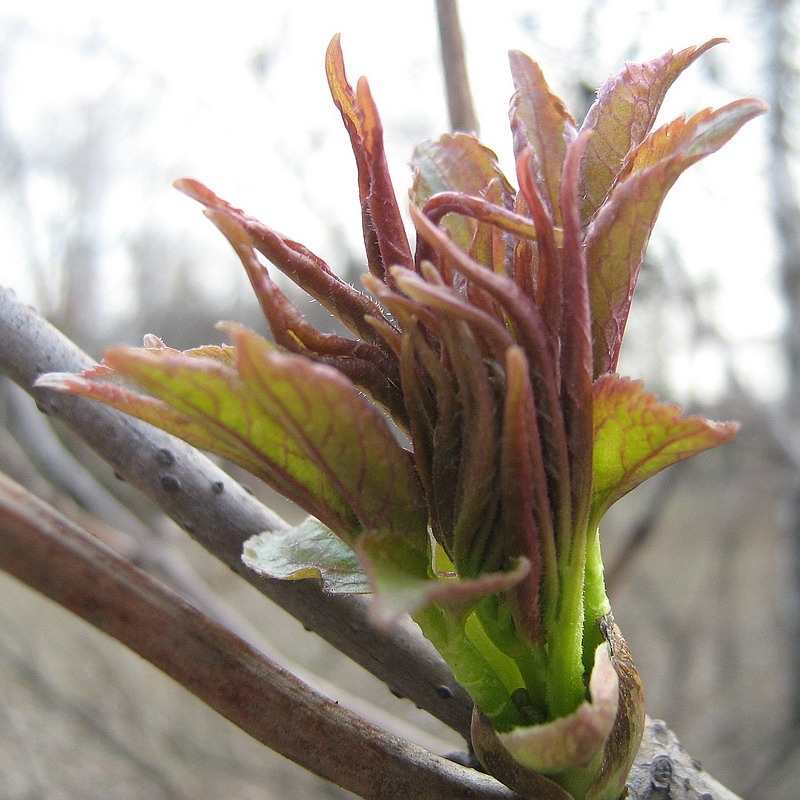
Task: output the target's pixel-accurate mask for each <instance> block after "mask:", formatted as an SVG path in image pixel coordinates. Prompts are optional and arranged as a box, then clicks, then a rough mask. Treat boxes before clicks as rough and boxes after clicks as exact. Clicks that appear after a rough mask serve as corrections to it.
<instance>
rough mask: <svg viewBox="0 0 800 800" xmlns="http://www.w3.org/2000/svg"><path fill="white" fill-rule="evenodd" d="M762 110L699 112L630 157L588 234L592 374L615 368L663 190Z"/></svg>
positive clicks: (743, 104)
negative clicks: (592, 345)
mask: <svg viewBox="0 0 800 800" xmlns="http://www.w3.org/2000/svg"><path fill="white" fill-rule="evenodd" d="M765 111H766V106H765V105H764V104H763V103H761V102H760V101H758V100H737V101H735V102H733V103H730V104H729V105H727V106H724V107H722V108H720V109H718V110H717V111H710V110H705V111H701V112H699V113H698V114H695V115H694V116H693V117H692V118H691V119H689V120H676V122H674V123H671V124H670V125H667V126H665V127H664V128H661V129H659V130H658V131H656V132H655V133H653V134H652V135H651V136H649V137H648V138H647V139H645V141H644V142H642V144H641V145H639V147H638V148H637V150H636V151H634V152H633V153H632V154H631V155H630V157H629V159H628V164H627V165H626V168H625V170H624V171H623V172H622V173H621V175H620V180H619V182H618V183H617V185H616V186H615V187H614V188H613V189H612V191H611V194H610V195H609V197H608V199H607V201H606V202H605V203H604V204H603V206H602V207H601V208H600V210H599V211H598V213H597V215H596V216H595V218H594V219H593V220H592V222H591V224H590V225H589V229H588V231H587V233H586V253H587V260H588V264H589V281H590V285H589V292H590V296H591V305H592V328H593V330H592V333H593V340H594V374H595V376H597V375H602V374H603V373H605V372H612V371H613V370H614V369H616V365H617V359H618V357H619V350H620V346H621V344H622V336H623V333H624V331H625V324H626V322H627V319H628V312H629V310H630V305H631V300H632V298H633V290H634V287H635V285H636V280H637V278H638V276H639V270H640V268H641V265H642V261H643V259H644V252H645V249H646V248H647V243H648V241H649V239H650V233H651V232H652V230H653V226H654V225H655V223H656V218H657V217H658V212H659V211H660V209H661V204H662V203H663V201H664V198H665V197H666V195H667V192H668V191H669V190H670V188H672V186H673V184H674V183H675V181H676V180H677V179H678V177H679V176H680V175H681V173H682V172H683V171H684V170H685V169H687V168H688V167H690V166H691V165H692V164H695V163H696V162H697V161H700V159H702V158H705V157H706V156H708V155H710V154H711V153H714V152H716V151H717V150H718V149H719V148H720V147H722V145H723V144H725V143H726V142H727V141H728V140H729V139H730V138H731V137H732V136H733V135H734V134H735V133H736V132H737V131H738V130H739V129H740V128H741V127H742V126H743V125H744V124H745V123H746V122H748V121H749V120H751V119H753V117H756V116H758V115H759V114H763V113H764V112H765ZM592 138H594V137H592Z"/></svg>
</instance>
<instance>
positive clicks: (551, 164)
mask: <svg viewBox="0 0 800 800" xmlns="http://www.w3.org/2000/svg"><path fill="white" fill-rule="evenodd" d="M509 61H510V63H511V75H512V77H513V79H514V87H515V89H516V92H515V93H514V96H513V98H512V99H511V110H510V116H511V130H512V132H513V134H514V155H515V157H516V158H517V159H519V157H520V155H521V154H522V153H523V152H524V151H525V149H526V148H527V147H530V148H531V150H532V152H533V154H534V156H535V161H534V163H535V170H534V180H535V182H536V186H537V188H538V190H539V195H540V197H542V198H543V199H544V201H545V203H546V204H547V208H548V211H549V212H550V217H551V219H552V220H553V223H554V224H555V225H560V224H561V203H560V198H559V192H560V186H561V170H562V166H563V164H564V158H565V156H566V153H567V146H568V145H569V144H570V143H571V142H572V141H573V140H574V139H575V136H576V129H575V122H574V120H573V119H572V116H571V115H570V113H569V111H567V107H566V106H565V105H564V102H563V101H562V100H561V99H559V98H558V97H556V96H555V95H554V94H553V93H552V92H551V91H550V88H549V87H548V85H547V82H546V81H545V79H544V75H543V74H542V70H541V69H540V68H539V65H538V64H537V63H536V62H535V61H533V60H532V59H531V58H530V57H529V56H527V55H525V54H524V53H521V52H520V51H519V50H512V51H511V52H510V53H509Z"/></svg>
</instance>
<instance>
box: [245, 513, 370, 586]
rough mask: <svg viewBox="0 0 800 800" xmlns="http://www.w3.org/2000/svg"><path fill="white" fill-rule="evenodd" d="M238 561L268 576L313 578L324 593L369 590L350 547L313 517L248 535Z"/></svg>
mask: <svg viewBox="0 0 800 800" xmlns="http://www.w3.org/2000/svg"><path fill="white" fill-rule="evenodd" d="M242 561H243V562H244V563H245V565H247V566H248V567H250V569H252V570H255V571H256V572H258V573H259V574H261V575H266V576H267V577H269V578H277V579H279V580H299V579H301V578H316V579H317V580H318V581H319V582H320V584H321V585H322V591H323V592H325V593H326V594H368V593H369V592H371V591H372V588H371V587H370V584H369V579H368V578H367V576H366V574H365V572H364V570H363V568H362V566H361V564H360V562H359V560H358V556H357V555H356V554H355V552H354V551H353V549H352V548H351V547H350V546H349V545H347V544H345V543H344V542H343V541H342V540H341V539H340V538H339V537H338V536H336V535H335V534H334V533H333V532H332V531H330V530H329V529H328V528H326V527H325V526H324V525H321V524H320V523H319V522H318V521H317V520H315V519H314V518H313V517H308V518H307V519H305V520H304V521H303V522H301V523H300V524H299V525H297V526H296V527H294V528H287V529H286V530H281V531H267V532H266V533H259V534H256V535H255V536H251V537H250V538H249V539H248V540H247V541H246V542H245V543H244V551H243V552H242Z"/></svg>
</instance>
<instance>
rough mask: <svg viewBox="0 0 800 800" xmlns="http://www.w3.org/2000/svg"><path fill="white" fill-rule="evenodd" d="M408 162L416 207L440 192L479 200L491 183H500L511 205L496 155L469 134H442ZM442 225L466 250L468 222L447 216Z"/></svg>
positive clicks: (469, 234)
mask: <svg viewBox="0 0 800 800" xmlns="http://www.w3.org/2000/svg"><path fill="white" fill-rule="evenodd" d="M411 163H412V166H413V168H414V183H413V185H412V187H411V202H412V203H413V204H414V205H415V206H417V208H423V207H424V206H425V204H426V203H427V202H428V201H429V200H430V199H431V198H432V197H434V196H435V195H437V194H439V193H440V192H457V193H459V194H464V195H469V196H472V197H482V196H484V195H485V193H486V191H487V189H488V187H489V185H490V184H491V183H492V182H493V181H499V182H500V185H501V186H502V188H503V196H504V197H505V198H506V200H507V201H508V204H509V205H510V204H512V203H513V194H514V193H513V189H512V188H511V186H510V185H509V183H508V181H506V179H505V177H504V176H503V173H502V172H501V171H500V167H499V166H498V163H497V156H496V155H495V154H494V153H493V152H492V151H491V150H489V148H488V147H486V146H485V145H483V144H481V142H480V141H479V140H478V139H476V138H475V137H474V136H470V135H469V134H466V133H456V134H445V135H444V136H442V137H441V138H440V139H439V140H438V141H435V142H422V143H421V144H419V145H417V147H416V149H415V150H414V155H413V157H412V160H411ZM504 205H505V203H504ZM443 224H444V226H445V228H447V230H448V231H449V232H450V233H451V235H452V236H453V240H454V241H455V242H456V244H457V245H458V246H459V247H461V248H462V249H464V250H469V249H470V246H471V244H472V238H473V235H474V233H475V223H474V222H473V221H472V220H469V219H464V218H463V217H456V216H448V217H447V218H446V219H445V220H444V222H443Z"/></svg>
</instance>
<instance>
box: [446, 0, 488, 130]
mask: <svg viewBox="0 0 800 800" xmlns="http://www.w3.org/2000/svg"><path fill="white" fill-rule="evenodd" d="M436 16H437V19H438V22H439V40H440V42H441V48H442V74H443V76H444V85H445V92H446V94H447V111H448V114H449V116H450V130H451V131H453V132H454V133H455V132H456V131H463V132H464V133H474V134H475V135H476V136H477V135H478V131H479V127H478V116H477V114H476V113H475V105H474V103H473V101H472V92H471V91H470V88H469V76H468V74H467V61H466V55H465V53H464V36H463V34H462V32H461V24H460V23H459V21H458V0H436Z"/></svg>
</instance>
